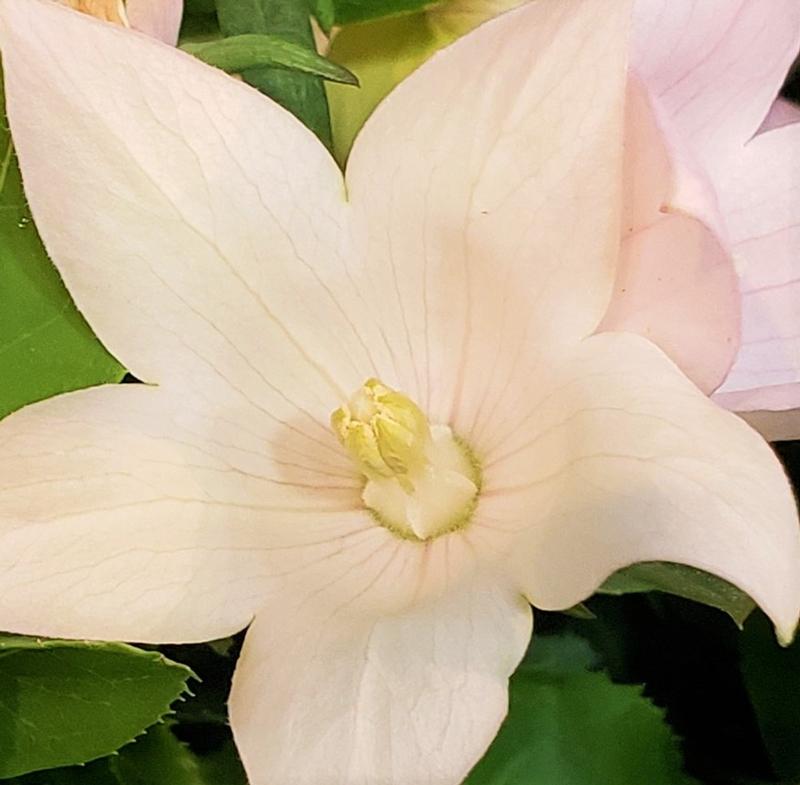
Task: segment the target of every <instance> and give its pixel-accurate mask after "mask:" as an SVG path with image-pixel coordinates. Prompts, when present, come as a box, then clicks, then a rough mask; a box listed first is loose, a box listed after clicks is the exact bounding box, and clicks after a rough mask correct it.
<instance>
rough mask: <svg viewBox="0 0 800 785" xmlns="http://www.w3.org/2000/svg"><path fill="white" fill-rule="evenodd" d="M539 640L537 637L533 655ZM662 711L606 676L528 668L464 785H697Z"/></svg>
mask: <svg viewBox="0 0 800 785" xmlns="http://www.w3.org/2000/svg"><path fill="white" fill-rule="evenodd" d="M536 645H537V642H536V640H535V639H534V643H533V649H534V651H535V649H536ZM682 768H683V765H682V760H681V755H680V751H679V748H678V744H677V741H676V739H675V738H674V736H673V734H672V732H671V730H670V728H669V727H668V726H667V725H666V723H665V721H664V716H663V712H662V711H661V710H660V709H658V708H656V707H655V706H654V705H653V704H652V703H651V702H650V701H648V700H647V699H646V698H644V697H643V696H642V693H641V689H640V688H639V687H632V686H628V685H620V684H613V683H612V682H611V681H610V679H609V678H608V676H606V675H605V674H603V673H586V672H585V671H583V672H582V671H575V670H574V668H572V667H570V668H566V669H563V672H559V671H558V669H556V670H555V671H553V670H552V669H551V668H549V667H548V668H547V669H537V668H536V667H525V668H522V669H520V670H519V671H517V673H516V674H514V676H513V677H512V679H511V695H510V708H509V714H508V717H507V719H506V721H505V723H504V724H503V726H502V728H501V729H500V733H499V734H498V736H497V738H496V739H495V741H494V742H493V743H492V745H491V747H489V750H488V752H487V753H486V755H485V756H484V758H483V759H482V760H481V761H480V762H479V763H478V765H477V766H476V767H475V768H474V769H473V771H472V773H471V774H470V775H469V777H468V778H467V780H466V783H465V785H691V784H692V783H693V780H691V779H690V778H689V777H688V776H687V775H686V774H684V773H683V771H682Z"/></svg>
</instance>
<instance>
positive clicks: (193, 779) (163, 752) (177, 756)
mask: <svg viewBox="0 0 800 785" xmlns="http://www.w3.org/2000/svg"><path fill="white" fill-rule="evenodd" d="M109 768H110V769H111V770H112V771H113V772H114V773H115V774H116V777H117V780H118V781H119V783H120V785H217V784H216V782H214V781H212V780H209V779H206V778H205V776H204V775H203V770H202V766H201V763H200V760H199V759H198V757H197V756H196V755H194V754H193V753H192V752H191V751H190V750H189V748H188V747H187V746H186V745H185V744H183V743H182V742H180V741H178V739H177V738H175V734H173V733H172V731H171V730H170V729H169V728H168V727H167V726H166V725H156V726H154V727H152V728H150V730H148V731H147V733H146V734H145V735H144V736H142V738H140V739H137V740H136V741H135V742H134V743H133V744H128V745H127V746H126V747H123V749H122V750H120V754H119V757H114V758H111V759H110V760H109Z"/></svg>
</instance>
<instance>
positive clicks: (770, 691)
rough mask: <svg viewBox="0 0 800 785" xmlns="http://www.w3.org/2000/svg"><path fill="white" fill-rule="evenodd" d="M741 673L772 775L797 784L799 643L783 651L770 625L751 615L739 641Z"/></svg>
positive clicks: (799, 772) (799, 753)
mask: <svg viewBox="0 0 800 785" xmlns="http://www.w3.org/2000/svg"><path fill="white" fill-rule="evenodd" d="M740 647H741V669H742V676H743V677H744V683H745V686H746V688H747V692H748V695H749V697H750V703H751V704H752V706H753V709H754V710H755V714H756V719H757V721H758V727H759V729H760V731H761V738H762V739H763V741H764V746H765V747H766V749H767V753H768V754H769V758H770V762H771V763H772V766H773V768H774V769H775V773H776V774H778V775H779V776H780V777H781V778H782V779H787V780H791V781H792V782H798V781H800V640H795V642H794V643H793V644H792V645H791V646H788V647H785V648H782V647H781V646H780V645H779V644H778V642H777V641H776V640H775V632H774V630H773V628H772V624H771V623H770V622H769V620H768V619H767V618H766V616H764V615H763V614H761V613H759V614H754V615H753V617H752V618H751V619H750V620H749V621H748V622H747V625H746V626H745V629H744V634H743V635H742V636H741V638H740Z"/></svg>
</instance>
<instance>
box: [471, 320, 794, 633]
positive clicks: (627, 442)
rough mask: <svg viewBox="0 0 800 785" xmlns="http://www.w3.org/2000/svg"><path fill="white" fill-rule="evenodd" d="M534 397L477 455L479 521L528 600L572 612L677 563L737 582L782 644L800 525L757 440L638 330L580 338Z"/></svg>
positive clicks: (775, 467) (777, 469) (790, 622)
mask: <svg viewBox="0 0 800 785" xmlns="http://www.w3.org/2000/svg"><path fill="white" fill-rule="evenodd" d="M544 390H545V391H546V392H544V394H543V395H542V397H541V398H540V399H539V400H538V401H534V402H532V407H531V415H530V416H529V417H528V418H526V419H520V420H519V421H518V422H517V429H516V431H515V433H514V434H513V435H512V436H511V437H510V438H508V439H507V440H506V441H505V442H504V443H501V444H498V445H497V446H496V447H494V448H493V449H492V450H491V451H490V452H488V453H481V458H482V460H483V465H484V491H483V495H482V497H481V503H480V507H479V509H478V513H477V515H478V518H477V520H476V523H475V525H476V526H480V527H483V529H482V533H483V534H484V536H490V535H491V536H494V537H498V538H500V539H501V540H505V543H506V544H505V547H507V548H509V549H510V552H511V559H512V566H513V574H514V575H515V576H516V579H517V580H518V581H519V582H520V585H521V586H522V587H524V589H525V591H526V594H527V596H528V597H529V598H530V600H531V601H532V602H533V603H534V605H537V606H541V607H543V608H547V609H551V608H566V607H570V606H571V605H574V604H575V603H577V602H580V601H581V600H583V599H585V598H586V597H588V596H589V595H590V594H591V593H592V592H593V591H594V590H595V589H596V588H597V587H598V586H599V585H600V584H601V583H602V582H603V581H604V580H605V578H607V577H608V576H609V575H610V574H611V573H613V572H614V571H616V570H617V569H619V568H621V567H624V566H626V565H629V564H632V563H634V562H640V561H651V560H657V561H674V562H680V563H682V564H688V565H691V566H694V567H698V568H700V569H703V570H706V571H708V572H710V573H713V574H715V575H718V576H720V577H722V578H724V579H726V580H728V581H730V582H731V583H733V584H735V585H737V586H739V587H740V588H741V589H743V590H744V591H745V592H747V593H748V594H750V595H751V596H752V597H753V599H754V600H756V601H757V602H758V603H759V605H761V607H762V608H763V609H764V611H765V612H766V613H767V614H768V615H769V616H770V617H771V618H772V620H773V621H774V623H775V625H776V628H777V630H778V634H779V635H780V636H781V637H782V638H783V639H784V640H786V639H788V638H789V637H790V636H791V634H792V632H793V630H794V628H795V625H796V622H797V618H798V614H800V569H798V565H800V527H799V526H798V518H797V510H796V506H795V501H794V498H793V495H792V491H791V487H790V485H789V483H788V481H787V479H786V476H785V474H784V472H783V470H782V468H781V465H780V464H779V462H778V460H777V458H776V457H775V455H774V454H773V453H772V451H771V449H770V448H769V446H768V445H767V444H766V443H765V442H764V440H763V439H762V438H761V437H760V436H759V435H758V434H757V433H756V432H755V431H753V430H751V429H750V428H749V427H748V426H747V425H746V424H745V423H744V422H742V421H741V420H740V419H739V418H738V417H736V416H735V415H733V414H731V413H730V412H726V411H725V410H723V409H721V408H720V407H718V406H716V404H714V403H713V402H712V401H710V400H709V399H708V398H707V397H706V396H704V395H703V394H702V393H701V392H700V391H699V390H697V388H696V387H694V385H692V384H691V382H689V381H688V380H687V379H686V377H685V376H684V375H683V374H682V373H681V372H680V371H679V370H678V368H677V367H676V366H675V365H674V364H673V363H672V362H671V361H670V360H669V359H668V358H667V357H666V356H665V355H664V354H663V353H662V352H661V351H660V350H659V349H658V348H657V347H655V346H654V345H653V344H651V343H650V342H648V341H646V340H644V339H642V338H641V337H639V336H634V335H630V334H625V333H617V334H610V333H606V334H602V335H596V336H593V337H591V338H589V339H587V340H586V341H585V342H584V343H583V344H582V345H581V346H580V347H579V349H578V351H577V352H576V353H575V354H574V356H572V357H571V358H570V359H569V361H568V362H567V363H566V364H565V366H564V367H563V368H562V369H561V372H560V373H559V374H557V375H556V377H554V378H553V380H552V381H551V382H550V383H548V384H547V385H546V387H545V388H544ZM515 529H516V530H517V531H518V532H519V530H520V529H522V530H523V532H522V533H521V534H520V533H517V534H516V535H515V534H514V530H515ZM479 531H481V530H480V529H479ZM497 547H498V550H502V549H501V547H500V546H499V545H498V546H497Z"/></svg>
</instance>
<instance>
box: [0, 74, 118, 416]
mask: <svg viewBox="0 0 800 785" xmlns="http://www.w3.org/2000/svg"><path fill="white" fill-rule="evenodd" d="M0 113H1V114H0V303H2V308H0V379H2V380H3V383H2V385H0V417H4V416H5V415H7V414H9V413H10V412H12V411H14V410H15V409H19V408H20V407H22V406H24V405H25V404H28V403H33V402H34V401H38V400H41V399H43V398H49V397H50V396H52V395H56V394H58V393H62V392H67V391H69V390H77V389H80V388H82V387H91V386H93V385H96V384H103V383H106V382H118V381H119V380H120V379H121V378H122V377H123V375H124V374H125V370H124V368H123V367H122V366H121V365H120V364H119V363H118V362H117V361H116V360H115V359H114V358H113V357H112V356H111V355H110V354H109V353H108V352H107V351H106V350H105V348H104V347H103V345H102V344H101V343H100V342H99V341H98V340H97V338H96V337H95V336H94V334H93V333H92V331H91V329H90V328H89V326H88V325H87V324H86V322H85V321H84V319H83V317H82V316H81V315H80V314H79V313H78V310H77V309H76V308H75V306H74V304H73V303H72V300H71V298H70V296H69V294H68V293H67V290H66V289H65V288H64V285H63V283H62V282H61V278H60V277H59V275H58V272H56V269H55V267H53V264H52V262H50V260H49V259H48V257H47V253H46V252H45V250H44V246H43V245H42V241H41V240H40V238H39V234H38V232H37V231H36V227H35V226H34V225H33V221H32V219H31V214H30V210H29V209H28V205H27V203H26V201H25V195H24V193H23V191H22V179H21V177H20V172H19V166H18V164H17V157H16V154H15V152H14V148H13V145H12V143H11V136H10V134H9V131H8V123H7V122H6V119H5V96H4V94H3V88H2V86H1V85H0ZM90 230H91V227H87V231H90Z"/></svg>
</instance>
